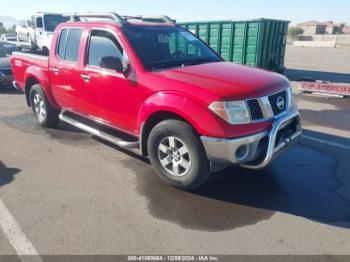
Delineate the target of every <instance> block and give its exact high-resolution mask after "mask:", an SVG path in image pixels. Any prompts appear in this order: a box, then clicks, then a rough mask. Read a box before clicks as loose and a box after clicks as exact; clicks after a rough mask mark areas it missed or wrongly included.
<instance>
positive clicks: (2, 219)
mask: <svg viewBox="0 0 350 262" xmlns="http://www.w3.org/2000/svg"><path fill="white" fill-rule="evenodd" d="M0 228H1V230H2V232H3V233H4V235H5V236H6V237H7V238H8V240H9V241H10V243H11V245H12V246H13V248H14V249H15V250H16V253H17V255H18V256H19V258H20V259H21V260H22V261H23V262H25V261H28V260H30V261H35V262H42V259H41V258H40V256H39V254H38V252H37V251H36V249H35V248H34V246H33V245H32V243H31V242H30V241H29V240H28V239H27V237H26V236H25V234H24V233H23V231H22V230H21V228H20V226H19V225H18V223H17V221H16V219H15V218H14V217H13V216H12V215H11V213H10V211H9V210H8V209H7V207H6V206H5V204H4V202H3V201H2V200H1V199H0ZM26 256H30V258H29V257H26Z"/></svg>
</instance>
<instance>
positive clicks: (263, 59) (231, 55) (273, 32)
mask: <svg viewBox="0 0 350 262" xmlns="http://www.w3.org/2000/svg"><path fill="white" fill-rule="evenodd" d="M289 23H290V22H289V21H282V20H273V19H257V20H249V21H206V22H188V23H179V25H181V26H183V27H185V28H186V29H187V30H189V31H191V32H192V33H194V34H196V35H197V36H199V37H200V38H201V39H202V40H204V41H205V42H207V43H208V44H209V45H210V47H211V48H212V49H214V50H215V51H216V52H217V53H218V54H220V55H221V56H222V58H224V59H225V60H227V61H232V62H235V63H240V64H245V65H250V66H255V67H260V68H265V69H268V70H273V71H276V72H283V71H284V56H285V51H286V43H287V33H288V24H289Z"/></svg>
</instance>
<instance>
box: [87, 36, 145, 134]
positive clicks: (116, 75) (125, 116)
mask: <svg viewBox="0 0 350 262" xmlns="http://www.w3.org/2000/svg"><path fill="white" fill-rule="evenodd" d="M103 57H114V58H119V59H120V60H121V61H125V59H127V58H126V54H125V53H124V50H123V48H122V46H121V44H120V42H119V41H118V39H117V37H116V36H115V35H114V33H112V32H110V31H107V30H103V29H93V30H91V32H90V37H89V41H88V45H87V52H86V62H85V68H84V70H83V71H82V75H83V79H82V82H83V86H84V88H83V90H82V93H81V95H83V97H81V99H83V100H85V102H87V103H88V109H89V117H91V118H94V119H96V120H99V121H101V122H103V123H105V124H109V125H112V126H114V127H117V128H119V129H121V130H123V131H127V132H130V133H132V132H134V131H135V130H134V129H135V122H136V117H137V112H138V109H139V106H140V103H141V101H142V99H143V96H144V94H143V92H142V91H144V90H143V89H140V88H139V86H138V85H137V84H136V83H135V82H132V81H130V80H129V79H128V78H127V77H126V76H125V75H124V74H123V73H120V72H117V71H116V70H110V69H106V68H104V67H103V65H101V59H102V58H103Z"/></svg>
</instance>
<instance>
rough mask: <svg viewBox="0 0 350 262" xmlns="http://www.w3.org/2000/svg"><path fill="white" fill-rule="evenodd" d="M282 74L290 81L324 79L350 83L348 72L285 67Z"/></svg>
mask: <svg viewBox="0 0 350 262" xmlns="http://www.w3.org/2000/svg"><path fill="white" fill-rule="evenodd" d="M284 75H285V76H286V77H288V79H289V80H291V81H316V80H321V81H326V82H332V83H347V84H350V74H343V73H333V72H320V71H311V70H301V69H286V70H285V71H284Z"/></svg>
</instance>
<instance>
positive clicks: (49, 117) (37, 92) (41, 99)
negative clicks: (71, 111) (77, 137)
mask: <svg viewBox="0 0 350 262" xmlns="http://www.w3.org/2000/svg"><path fill="white" fill-rule="evenodd" d="M29 98H30V106H31V108H32V111H33V114H34V116H35V119H36V120H37V121H38V122H39V124H40V125H41V126H43V127H48V128H53V127H56V126H57V124H58V122H59V118H58V115H59V110H57V109H55V108H53V107H52V106H51V105H50V103H49V101H48V99H47V97H46V95H45V93H44V91H43V89H42V87H41V85H39V84H37V85H34V86H33V87H32V88H31V90H30V94H29Z"/></svg>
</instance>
